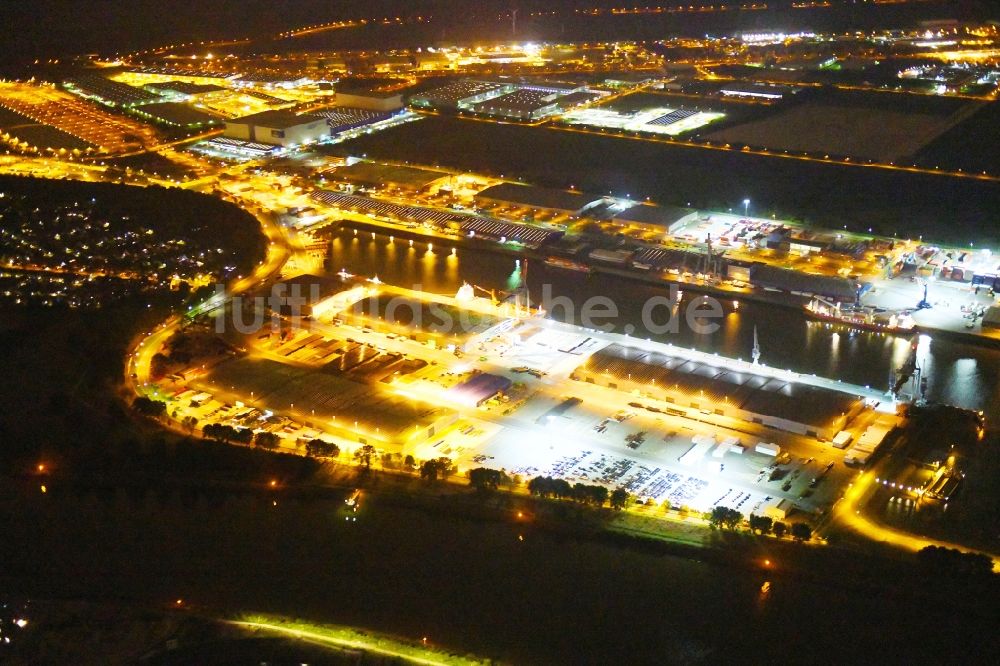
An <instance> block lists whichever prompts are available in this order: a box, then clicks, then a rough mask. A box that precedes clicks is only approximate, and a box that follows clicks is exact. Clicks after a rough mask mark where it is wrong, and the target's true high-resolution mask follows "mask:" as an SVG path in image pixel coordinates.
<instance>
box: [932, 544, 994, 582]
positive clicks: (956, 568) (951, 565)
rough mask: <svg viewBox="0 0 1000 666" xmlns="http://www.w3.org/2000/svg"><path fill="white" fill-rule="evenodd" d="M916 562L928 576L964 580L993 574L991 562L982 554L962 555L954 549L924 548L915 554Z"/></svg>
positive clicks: (941, 547) (987, 556) (940, 547)
mask: <svg viewBox="0 0 1000 666" xmlns="http://www.w3.org/2000/svg"><path fill="white" fill-rule="evenodd" d="M917 561H918V562H919V563H920V566H921V567H922V568H923V569H924V570H925V571H927V573H928V574H931V575H935V576H949V577H954V578H966V577H970V576H989V575H990V574H992V573H993V560H992V558H990V556H989V555H984V554H983V553H963V552H962V551H960V550H958V549H956V548H945V547H944V546H926V547H924V548H922V549H921V550H920V551H919V552H918V553H917Z"/></svg>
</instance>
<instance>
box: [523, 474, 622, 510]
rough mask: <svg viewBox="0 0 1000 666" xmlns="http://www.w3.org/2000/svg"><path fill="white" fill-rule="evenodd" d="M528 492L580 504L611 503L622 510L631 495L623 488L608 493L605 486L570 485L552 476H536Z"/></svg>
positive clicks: (612, 506) (531, 481) (529, 483)
mask: <svg viewBox="0 0 1000 666" xmlns="http://www.w3.org/2000/svg"><path fill="white" fill-rule="evenodd" d="M528 492H529V493H531V494H532V495H535V496H537V497H543V498H549V497H554V498H556V499H568V500H573V501H574V502H577V503H579V504H586V505H590V506H598V507H600V506H604V504H605V503H607V502H609V501H610V503H611V508H613V509H617V510H619V511H620V510H621V509H624V508H625V505H626V504H628V500H629V495H628V493H627V492H626V491H625V490H624V489H622V488H616V489H615V490H613V491H611V492H608V489H607V488H605V487H604V486H597V485H588V484H585V483H575V484H573V485H570V483H569V481H567V480H565V479H554V478H552V477H551V476H536V477H535V478H533V479H531V480H530V481H528Z"/></svg>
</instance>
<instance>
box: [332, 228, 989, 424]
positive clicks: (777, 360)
mask: <svg viewBox="0 0 1000 666" xmlns="http://www.w3.org/2000/svg"><path fill="white" fill-rule="evenodd" d="M330 266H331V269H332V270H333V271H339V270H340V269H342V268H343V269H346V270H348V271H349V272H351V273H354V274H357V275H364V276H375V275H377V276H378V277H379V279H380V280H382V281H383V282H387V283H390V284H395V285H399V286H403V287H418V288H421V289H424V290H426V291H430V292H436V293H447V294H452V295H453V294H455V292H456V291H457V290H458V289H459V288H460V287H461V286H462V284H463V282H469V283H471V284H474V285H477V286H479V287H482V288H484V289H487V290H488V289H496V290H498V292H499V291H506V290H510V289H513V288H517V287H519V286H521V285H522V284H523V283H524V281H525V270H524V265H523V261H521V262H520V263H519V262H518V260H516V259H515V258H514V257H511V256H508V255H504V254H494V253H490V252H485V251H480V250H472V249H464V248H456V249H454V251H453V250H452V248H450V247H442V246H440V244H439V245H438V246H437V247H434V248H433V249H429V248H428V245H427V243H424V242H421V241H413V243H412V245H411V244H410V242H409V241H407V240H404V239H401V238H394V239H392V240H390V236H388V235H380V234H375V236H374V238H373V237H372V234H371V233H369V232H364V231H359V232H357V234H356V235H355V234H354V233H353V231H352V230H351V229H347V228H342V229H340V230H338V231H336V232H335V233H334V235H333V242H332V249H331V254H330ZM527 286H528V291H529V293H530V295H531V299H532V303H533V304H536V303H538V302H539V301H540V299H543V297H545V298H544V302H545V303H549V304H551V303H555V300H554V299H553V298H552V297H565V298H567V299H568V301H565V300H564V301H563V302H564V303H571V305H567V306H566V307H562V306H560V307H550V308H547V309H548V310H550V313H551V315H552V316H553V317H554V318H556V319H560V320H563V321H572V322H573V323H580V319H581V316H582V314H583V308H584V306H585V304H586V303H587V302H588V299H593V298H594V297H602V296H603V297H606V298H607V299H610V302H613V303H614V307H615V308H616V309H617V315H618V316H617V317H613V318H612V317H608V318H601V319H598V318H596V317H594V318H593V322H594V324H597V325H603V324H613V325H614V329H615V331H616V332H619V333H621V332H629V331H631V332H632V334H633V335H636V336H641V337H651V338H654V339H658V340H660V341H662V342H669V343H672V344H675V345H680V346H684V347H693V348H697V349H699V350H702V351H705V352H710V353H711V352H717V353H718V354H720V355H724V356H731V357H736V358H744V359H748V358H749V357H750V353H751V350H752V349H753V338H754V328H756V329H757V335H758V339H759V341H760V348H761V362H762V363H765V364H767V365H771V366H774V367H778V368H786V369H790V370H794V371H796V372H801V373H807V374H816V375H820V376H825V377H831V378H834V379H841V380H843V381H846V382H851V383H854V384H859V385H867V386H872V387H887V386H888V383H889V378H890V372H891V370H892V369H893V368H897V367H899V366H900V365H901V364H902V363H903V361H904V360H905V359H906V357H907V354H908V352H909V349H910V345H911V340H910V339H908V338H904V337H896V336H891V335H883V334H879V333H868V332H858V331H849V330H847V329H845V328H840V327H831V326H829V325H827V324H823V323H820V322H814V321H810V320H808V319H806V318H805V317H804V316H802V315H801V314H799V313H797V312H795V311H794V310H790V309H787V308H780V307H775V306H768V305H762V304H757V303H752V302H748V301H740V302H739V304H738V306H735V305H734V302H733V301H732V300H723V301H720V304H721V306H722V314H721V316H720V317H718V318H716V319H712V320H711V321H713V322H716V323H717V324H718V330H716V331H715V332H713V333H702V332H696V331H695V330H693V329H692V328H691V327H690V326H688V325H687V324H686V323H685V317H684V312H686V309H687V307H688V304H689V303H690V301H692V300H694V299H695V298H697V296H698V295H697V294H695V293H694V292H691V291H690V290H689V291H688V292H687V293H684V294H683V296H682V299H681V308H680V309H681V313H680V315H681V316H680V317H679V320H680V325H679V326H678V327H677V330H676V331H669V332H667V333H664V334H661V335H651V334H649V333H648V332H647V331H646V329H645V328H644V327H643V325H642V322H643V308H644V305H645V304H646V303H647V302H648V300H649V299H651V298H654V297H663V296H666V295H667V291H666V289H665V288H661V287H656V286H652V285H646V284H642V283H639V282H634V281H631V280H626V279H621V278H615V277H612V276H607V275H586V274H583V273H578V272H574V271H568V270H564V269H558V268H552V267H549V266H547V265H545V264H544V263H542V262H539V261H533V262H531V263H530V265H529V267H528V270H527ZM479 295H484V293H483V292H479ZM591 302H592V303H593V301H591ZM598 305H600V304H598ZM595 307H596V306H595ZM602 307H603V306H602ZM602 312H603V310H602ZM651 312H652V318H653V321H654V322H655V323H663V322H664V321H666V320H667V319H668V315H667V312H668V309H667V308H666V307H665V306H658V307H654V308H653V309H652V310H651ZM917 341H918V344H919V348H918V359H919V361H920V363H921V365H922V366H923V369H924V376H925V377H927V379H928V387H927V398H928V399H929V400H931V401H937V402H942V403H945V404H951V405H956V406H959V407H965V408H969V409H981V410H985V411H986V412H987V414H991V415H996V414H1000V352H998V351H996V350H991V349H987V348H982V347H978V346H975V345H969V344H962V343H957V342H954V341H950V340H943V339H938V338H930V337H928V336H920V337H919V338H918V340H917Z"/></svg>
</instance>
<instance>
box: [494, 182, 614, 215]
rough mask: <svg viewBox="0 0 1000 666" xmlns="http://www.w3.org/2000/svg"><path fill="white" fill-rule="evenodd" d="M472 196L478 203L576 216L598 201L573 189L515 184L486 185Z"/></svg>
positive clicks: (596, 198)
mask: <svg viewBox="0 0 1000 666" xmlns="http://www.w3.org/2000/svg"><path fill="white" fill-rule="evenodd" d="M475 199H476V204H477V205H479V206H485V205H503V206H517V207H520V208H527V209H531V210H535V211H545V212H549V213H556V214H563V215H579V214H580V213H581V212H582V211H584V210H586V209H587V208H589V207H591V206H593V205H595V204H597V203H599V202H600V200H601V198H600V197H598V196H593V195H586V194H583V193H582V192H577V191H576V190H560V189H556V188H552V187H535V186H533V185H519V184H517V183H501V184H499V185H494V186H493V187H487V188H486V189H485V190H483V191H482V192H480V193H479V194H477V195H476V197H475Z"/></svg>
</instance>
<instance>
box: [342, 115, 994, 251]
mask: <svg viewBox="0 0 1000 666" xmlns="http://www.w3.org/2000/svg"><path fill="white" fill-rule="evenodd" d="M334 150H336V151H338V152H340V153H344V154H353V155H359V156H360V155H365V154H367V155H368V156H369V157H373V158H384V159H390V160H400V161H403V160H407V161H409V162H411V163H415V164H431V165H441V166H448V167H453V168H458V169H469V170H473V171H481V172H485V173H496V174H503V175H505V176H507V177H513V178H518V179H522V180H524V181H527V182H531V183H535V184H539V185H551V186H556V187H565V186H568V185H574V186H576V187H577V188H578V189H581V190H587V191H591V192H596V193H604V194H607V193H608V192H609V191H610V192H613V193H614V194H616V195H621V196H624V195H626V194H627V195H630V196H631V197H633V198H642V197H650V198H651V199H652V200H653V201H658V202H661V203H664V204H673V205H682V206H683V205H688V204H690V205H692V206H694V207H697V208H703V209H713V210H725V209H727V208H738V207H739V206H740V202H742V201H743V199H744V198H745V197H749V198H750V199H751V201H752V204H751V208H752V211H751V212H752V213H753V214H756V215H771V214H772V213H773V214H775V215H777V216H778V217H779V218H782V217H785V218H800V219H804V220H805V221H806V222H809V223H815V224H817V225H820V226H825V227H833V228H843V227H844V226H845V225H846V227H847V228H848V229H852V230H867V229H868V228H869V227H870V228H872V230H873V231H874V232H875V233H882V234H885V235H888V236H892V235H893V234H897V235H899V236H901V237H914V236H917V235H919V234H923V235H924V236H925V238H929V239H934V240H936V241H938V242H955V243H967V242H976V243H977V244H979V243H982V244H987V243H989V244H992V245H995V244H997V243H1000V229H998V227H997V225H996V220H997V219H998V218H1000V184H997V183H990V182H979V181H973V180H970V179H958V178H950V177H945V176H935V175H925V174H913V173H907V172H898V171H886V170H881V169H872V168H865V167H844V166H837V165H828V164H821V163H815V162H805V161H801V160H792V159H784V158H771V157H762V156H754V155H743V154H741V153H738V152H728V151H727V152H723V151H716V150H706V149H701V148H689V147H684V146H671V145H665V144H661V143H652V142H647V141H638V140H632V139H625V138H619V137H610V136H609V137H602V136H595V135H590V134H581V133H575V132H567V131H563V130H558V129H552V128H547V127H525V126H519V125H500V124H494V123H487V122H475V121H466V120H460V119H457V118H447V117H430V118H426V119H424V120H422V121H420V122H417V123H409V124H406V125H404V126H401V127H397V128H394V129H391V130H388V131H385V132H382V133H379V134H375V135H369V136H366V137H362V138H360V139H356V140H354V141H351V142H347V143H344V144H340V145H339V146H336V147H335V148H334Z"/></svg>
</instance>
